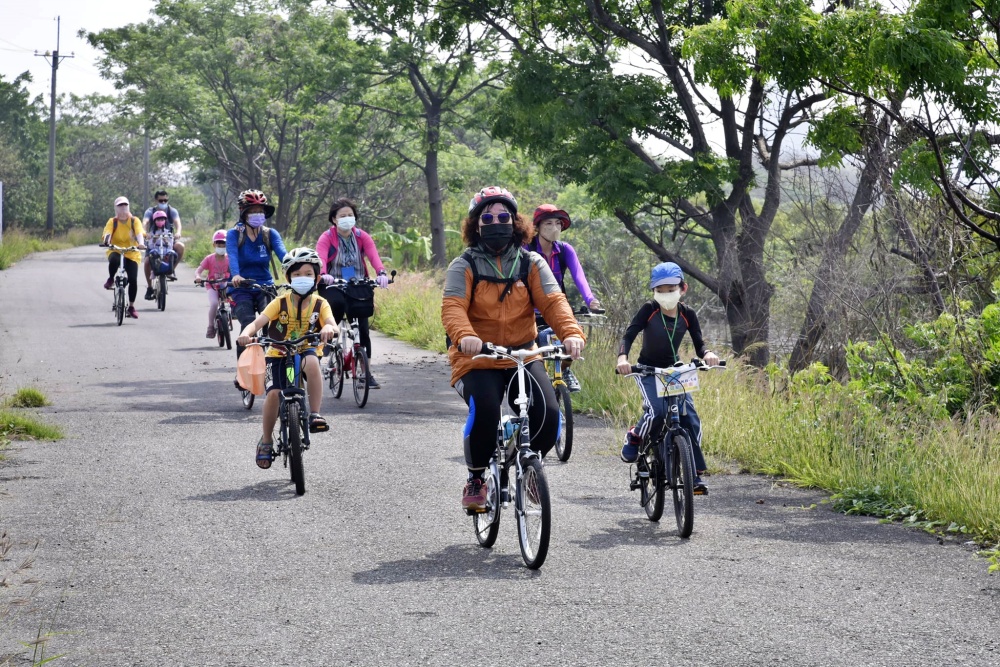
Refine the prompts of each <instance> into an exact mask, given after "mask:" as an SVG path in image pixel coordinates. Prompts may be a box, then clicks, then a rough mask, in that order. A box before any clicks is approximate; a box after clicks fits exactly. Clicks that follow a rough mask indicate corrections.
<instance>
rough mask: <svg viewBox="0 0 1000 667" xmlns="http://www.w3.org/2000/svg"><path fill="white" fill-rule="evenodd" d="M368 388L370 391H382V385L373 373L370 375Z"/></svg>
mask: <svg viewBox="0 0 1000 667" xmlns="http://www.w3.org/2000/svg"><path fill="white" fill-rule="evenodd" d="M368 388H369V389H381V388H382V385H380V384H379V383H378V380H376V379H375V376H374V375H372V374H371V373H369V374H368Z"/></svg>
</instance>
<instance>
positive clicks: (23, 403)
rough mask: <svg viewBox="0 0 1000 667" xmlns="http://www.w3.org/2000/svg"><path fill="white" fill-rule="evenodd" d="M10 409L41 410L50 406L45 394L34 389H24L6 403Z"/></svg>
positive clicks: (16, 392)
mask: <svg viewBox="0 0 1000 667" xmlns="http://www.w3.org/2000/svg"><path fill="white" fill-rule="evenodd" d="M5 404H6V405H7V407H9V408H41V407H44V406H46V405H48V404H49V401H48V399H47V398H45V394H43V393H42V392H41V391H40V390H38V389H35V388H34V387H22V388H20V389H18V390H17V391H15V392H14V395H13V396H11V397H10V398H9V399H7V400H6V401H5Z"/></svg>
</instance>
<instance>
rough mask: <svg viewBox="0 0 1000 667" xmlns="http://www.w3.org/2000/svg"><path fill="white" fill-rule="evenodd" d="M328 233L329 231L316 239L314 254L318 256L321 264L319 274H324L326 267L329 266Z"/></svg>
mask: <svg viewBox="0 0 1000 667" xmlns="http://www.w3.org/2000/svg"><path fill="white" fill-rule="evenodd" d="M328 232H329V230H327V231H326V232H323V233H322V234H320V235H319V238H318V239H316V254H317V255H319V261H321V262H323V267H322V271H320V273H326V267H327V266H329V265H330V234H329V233H328Z"/></svg>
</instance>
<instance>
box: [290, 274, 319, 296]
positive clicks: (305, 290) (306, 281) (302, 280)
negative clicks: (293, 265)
mask: <svg viewBox="0 0 1000 667" xmlns="http://www.w3.org/2000/svg"><path fill="white" fill-rule="evenodd" d="M289 284H290V285H291V286H292V289H293V290H295V291H296V293H298V294H301V295H302V296H305V295H306V294H309V292H311V291H312V289H313V287H315V286H316V279H315V278H310V277H309V276H296V277H295V278H292V281H291V282H290V283H289Z"/></svg>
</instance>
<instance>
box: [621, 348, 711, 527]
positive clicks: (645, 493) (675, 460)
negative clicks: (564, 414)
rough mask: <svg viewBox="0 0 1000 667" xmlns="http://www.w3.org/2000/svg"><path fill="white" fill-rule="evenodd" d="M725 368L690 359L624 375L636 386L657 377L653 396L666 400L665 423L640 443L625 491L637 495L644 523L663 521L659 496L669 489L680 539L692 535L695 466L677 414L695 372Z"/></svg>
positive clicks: (693, 387) (694, 384)
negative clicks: (646, 378) (686, 362)
mask: <svg viewBox="0 0 1000 667" xmlns="http://www.w3.org/2000/svg"><path fill="white" fill-rule="evenodd" d="M725 367H726V363H725V362H724V361H723V362H720V363H719V365H718V366H707V365H705V364H704V363H703V362H702V361H700V360H698V359H696V360H694V361H692V362H691V363H689V364H683V363H680V362H678V363H676V364H674V366H673V367H671V368H656V367H654V366H645V365H641V364H639V365H635V366H632V372H631V373H629V374H628V375H627V377H631V378H634V379H635V381H636V385H639V383H640V381H641V378H643V377H649V376H656V377H657V378H662V379H661V380H660V383H661V384H659V385H658V387H657V388H658V391H657V395H658V397H660V398H663V399H664V400H667V401H669V411H668V412H669V419H668V420H664V422H663V424H662V426H661V427H660V429H659V432H658V433H655V434H654V433H650V434H649V435H647V437H646V438H644V439H643V442H642V445H641V446H640V448H639V458H638V460H637V461H636V465H635V474H634V476H633V477H632V480H631V483H630V484H629V488H630V489H631V490H633V491H634V490H636V489H638V490H639V495H640V501H639V503H640V505H642V507H643V508H644V509H645V510H646V516H647V517H648V518H649V520H650V521H659V520H660V517H662V516H663V504H664V495H665V492H666V490H667V489H670V492H671V495H672V496H673V501H674V516H675V518H676V520H677V532H678V534H679V535H680V536H681V537H682V538H687V537H690V536H691V531H692V530H694V480H695V467H694V448H693V446H692V444H691V438H690V436H689V435H688V432H687V430H686V429H685V428H684V427H682V426H681V422H680V415H681V410H682V409H686V405H687V403H686V396H687V394H689V393H692V392H695V391H697V390H698V384H699V383H698V371H707V370H710V369H712V368H717V369H719V370H724V369H725ZM640 390H641V387H640ZM661 392H662V393H661Z"/></svg>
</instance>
